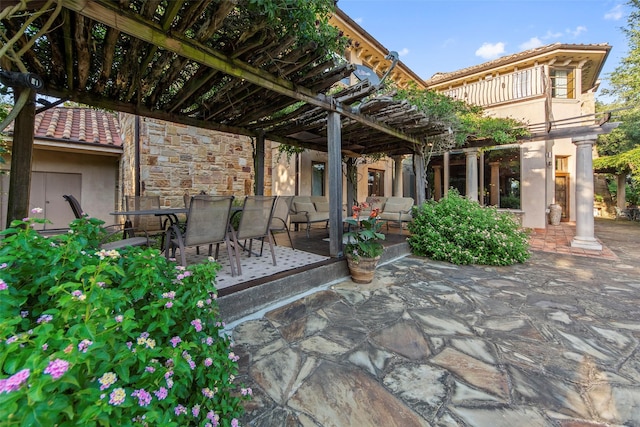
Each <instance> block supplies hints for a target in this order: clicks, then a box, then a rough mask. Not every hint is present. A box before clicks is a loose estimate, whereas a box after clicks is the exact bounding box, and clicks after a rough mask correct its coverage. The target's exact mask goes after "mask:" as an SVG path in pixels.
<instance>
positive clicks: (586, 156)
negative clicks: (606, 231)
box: [571, 135, 602, 251]
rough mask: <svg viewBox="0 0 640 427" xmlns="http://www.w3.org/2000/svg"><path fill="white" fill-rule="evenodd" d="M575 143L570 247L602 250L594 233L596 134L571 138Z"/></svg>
mask: <svg viewBox="0 0 640 427" xmlns="http://www.w3.org/2000/svg"><path fill="white" fill-rule="evenodd" d="M572 142H573V143H574V144H575V145H576V235H575V237H574V238H573V241H572V242H571V247H573V248H582V249H591V250H595V251H600V250H602V245H601V244H600V243H598V241H597V240H596V238H595V234H594V219H593V145H594V144H595V143H596V135H588V136H581V137H577V138H573V139H572Z"/></svg>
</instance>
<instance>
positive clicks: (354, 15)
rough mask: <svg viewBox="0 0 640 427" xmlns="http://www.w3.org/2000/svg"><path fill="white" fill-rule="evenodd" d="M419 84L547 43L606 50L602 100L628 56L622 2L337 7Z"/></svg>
mask: <svg viewBox="0 0 640 427" xmlns="http://www.w3.org/2000/svg"><path fill="white" fill-rule="evenodd" d="M338 7H339V8H340V9H342V10H343V11H344V12H346V14H347V15H349V17H350V18H351V19H353V20H354V21H356V22H357V23H358V24H359V25H360V26H361V27H362V28H364V29H365V30H366V31H367V32H368V33H369V34H371V35H372V36H373V37H374V38H375V39H376V40H378V42H380V43H381V44H382V45H383V46H384V47H385V48H387V49H388V50H390V51H396V52H398V54H399V55H400V60H401V61H402V62H403V63H404V64H405V65H407V66H408V67H409V68H411V69H412V70H413V71H414V72H415V73H416V74H418V75H419V76H420V77H422V78H423V79H425V80H426V79H429V78H430V77H431V76H432V75H433V74H435V73H437V72H451V71H456V70H459V69H462V68H466V67H470V66H473V65H478V64H482V63H484V62H487V61H491V60H493V59H496V58H499V57H501V56H505V55H511V54H514V53H518V52H522V51H523V50H527V49H532V48H535V47H539V46H544V45H548V44H552V43H558V42H559V43H566V44H597V43H608V44H609V45H611V46H612V49H611V52H610V53H609V56H608V58H607V60H606V62H605V65H604V68H603V70H602V72H601V74H600V80H601V85H600V90H598V92H596V97H597V98H598V99H599V100H600V101H602V102H610V99H609V98H607V97H604V96H602V95H600V92H601V89H602V88H604V87H607V85H608V74H609V73H611V72H612V71H613V70H614V69H615V68H616V67H617V66H618V65H619V64H620V59H621V58H623V57H625V56H626V54H627V49H628V41H627V38H626V36H625V35H624V33H623V32H622V29H621V28H622V27H625V26H626V25H627V16H628V13H629V6H627V5H626V1H625V0H535V1H534V0H338Z"/></svg>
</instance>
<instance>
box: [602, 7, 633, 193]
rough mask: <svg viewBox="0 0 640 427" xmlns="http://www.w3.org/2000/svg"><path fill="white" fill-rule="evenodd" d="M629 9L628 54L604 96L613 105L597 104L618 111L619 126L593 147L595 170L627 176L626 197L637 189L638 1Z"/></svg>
mask: <svg viewBox="0 0 640 427" xmlns="http://www.w3.org/2000/svg"><path fill="white" fill-rule="evenodd" d="M627 4H628V6H630V8H631V10H630V12H629V16H628V18H627V26H626V27H624V28H622V31H623V32H624V33H625V35H626V36H627V40H628V43H629V51H628V53H627V56H626V57H624V58H622V59H621V61H620V65H618V66H617V67H616V68H615V69H614V71H613V72H612V73H611V74H610V80H611V87H610V88H609V89H606V90H603V94H606V95H613V96H615V97H616V98H617V100H616V102H615V103H614V104H612V105H606V106H603V105H597V106H596V107H597V108H598V109H599V110H602V109H605V108H606V109H608V110H613V109H620V120H621V122H622V123H621V125H620V126H619V127H618V128H617V129H615V130H614V131H613V132H611V133H610V134H608V135H601V136H600V137H599V138H598V144H597V146H596V148H597V150H598V154H599V155H600V156H603V157H600V158H598V159H596V160H595V161H594V168H596V170H597V169H602V170H608V171H611V170H614V171H615V173H616V174H619V175H620V174H625V175H628V176H629V177H630V180H629V181H628V182H630V184H629V186H628V187H629V188H628V191H627V193H628V194H637V193H638V189H640V107H638V104H639V102H640V0H629V1H628V2H627Z"/></svg>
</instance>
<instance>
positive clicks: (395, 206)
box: [384, 197, 413, 212]
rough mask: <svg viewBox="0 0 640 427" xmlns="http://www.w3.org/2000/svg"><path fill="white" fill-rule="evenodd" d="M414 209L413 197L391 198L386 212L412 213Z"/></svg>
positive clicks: (385, 208)
mask: <svg viewBox="0 0 640 427" xmlns="http://www.w3.org/2000/svg"><path fill="white" fill-rule="evenodd" d="M412 207H413V199H412V198H411V197H389V198H388V199H387V203H386V204H385V207H384V210H385V211H389V212H400V211H410V210H411V208H412Z"/></svg>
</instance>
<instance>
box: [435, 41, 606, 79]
mask: <svg viewBox="0 0 640 427" xmlns="http://www.w3.org/2000/svg"><path fill="white" fill-rule="evenodd" d="M560 49H569V50H587V51H588V50H595V49H605V50H610V49H611V46H609V45H608V44H607V43H597V44H563V43H553V44H549V45H546V46H540V47H536V48H533V49H529V50H525V51H523V52H518V53H515V54H513V55H506V56H503V57H500V58H498V59H494V60H492V61H489V62H484V63H482V64H478V65H473V66H471V67H467V68H463V69H460V70H456V71H452V72H449V73H442V72H438V73H435V74H434V75H433V76H432V77H431V78H430V79H427V80H425V81H426V83H427V85H431V84H435V83H438V82H440V81H442V80H451V79H454V78H456V77H460V76H464V75H467V74H472V73H475V72H479V71H484V70H490V69H493V68H496V67H499V66H501V65H504V64H510V63H512V62H517V61H520V60H523V59H528V58H532V57H535V56H538V55H542V54H545V53H548V52H553V51H555V50H560Z"/></svg>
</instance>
